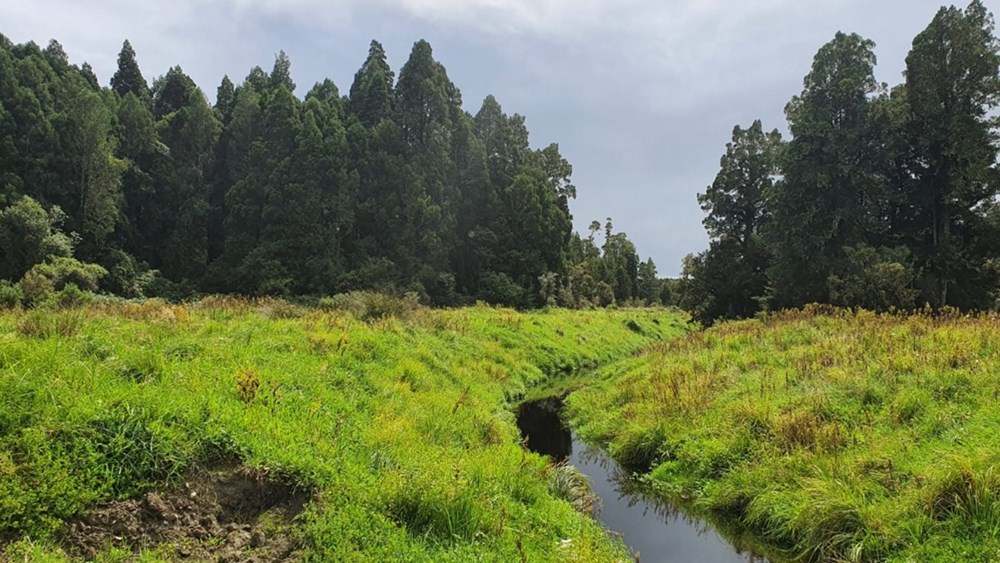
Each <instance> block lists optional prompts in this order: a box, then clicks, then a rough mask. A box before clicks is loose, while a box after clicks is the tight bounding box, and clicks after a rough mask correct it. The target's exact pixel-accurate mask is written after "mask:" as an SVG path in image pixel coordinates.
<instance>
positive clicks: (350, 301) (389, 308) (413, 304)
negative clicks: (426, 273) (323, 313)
mask: <svg viewBox="0 0 1000 563" xmlns="http://www.w3.org/2000/svg"><path fill="white" fill-rule="evenodd" d="M319 307H320V308H322V309H325V310H328V311H346V312H349V313H351V314H352V315H354V316H355V318H357V319H358V320H362V321H373V320H378V319H383V318H386V317H395V318H406V317H408V316H409V315H410V314H412V313H413V312H414V311H416V310H417V308H419V307H420V300H419V298H418V297H417V294H416V293H412V292H410V293H404V294H402V295H389V294H385V293H373V292H369V291H352V292H350V293H341V294H338V295H334V296H333V297H324V298H322V299H320V300H319Z"/></svg>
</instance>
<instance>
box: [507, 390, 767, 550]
mask: <svg viewBox="0 0 1000 563" xmlns="http://www.w3.org/2000/svg"><path fill="white" fill-rule="evenodd" d="M562 407H563V402H562V399H561V398H559V397H549V398H546V399H541V400H537V401H531V402H526V403H522V404H521V405H520V406H519V407H518V409H517V412H516V414H517V425H518V428H519V429H520V431H521V436H522V439H523V440H524V442H525V445H526V447H527V448H528V449H529V450H531V451H533V452H535V453H539V454H542V455H545V456H548V457H550V458H552V460H553V462H555V463H568V464H570V465H572V466H574V467H575V468H576V469H577V470H579V471H580V472H581V473H583V474H584V475H585V476H586V477H587V478H588V480H589V481H590V489H591V491H590V492H591V493H592V494H593V495H594V496H596V497H597V498H598V499H599V500H598V502H596V503H594V504H593V510H592V512H591V516H593V517H594V518H595V519H597V520H599V521H600V522H601V523H602V524H603V525H604V526H605V528H606V529H607V530H608V532H609V533H611V534H614V535H617V536H620V537H621V538H622V540H623V541H624V542H625V544H626V545H627V546H628V548H629V550H630V551H631V552H632V553H634V554H635V556H636V558H637V560H641V561H643V562H658V561H665V562H667V561H712V562H718V563H728V562H732V563H739V562H743V563H746V562H752V563H765V562H766V559H764V558H763V557H761V556H759V555H756V554H754V553H751V552H747V551H744V550H740V549H737V548H736V547H734V546H733V545H732V544H730V543H729V542H728V541H727V540H726V539H725V537H724V536H723V535H722V534H720V533H719V532H718V531H717V530H715V528H713V527H712V525H711V524H709V523H708V522H705V521H703V520H701V519H699V518H697V517H693V516H691V515H688V514H686V513H685V512H684V511H682V510H681V509H679V508H678V507H677V506H676V505H674V504H673V503H670V502H669V501H666V500H664V499H660V498H656V497H653V496H650V495H647V494H645V493H644V492H643V491H642V490H641V488H640V486H639V484H638V483H637V482H636V481H635V480H634V479H633V478H632V477H631V475H630V473H629V472H627V471H625V470H623V469H622V468H621V467H620V466H619V465H618V464H617V463H615V461H614V460H612V459H610V458H608V457H607V456H606V455H604V453H603V452H601V451H600V450H598V449H596V448H591V447H589V446H588V445H587V444H585V443H584V442H582V441H581V440H579V439H578V438H577V436H576V435H575V434H574V433H573V431H572V429H570V428H569V427H567V426H566V425H565V424H564V423H563V421H562V418H561V412H562Z"/></svg>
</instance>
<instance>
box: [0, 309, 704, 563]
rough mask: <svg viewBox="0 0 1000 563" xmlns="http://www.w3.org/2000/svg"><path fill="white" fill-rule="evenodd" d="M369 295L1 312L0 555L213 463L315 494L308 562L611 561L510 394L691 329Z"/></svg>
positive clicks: (41, 549) (306, 536)
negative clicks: (521, 421)
mask: <svg viewBox="0 0 1000 563" xmlns="http://www.w3.org/2000/svg"><path fill="white" fill-rule="evenodd" d="M365 299H367V297H365V296H353V297H351V298H350V299H348V300H347V301H345V302H344V303H325V304H324V306H323V308H307V307H301V306H296V305H292V304H288V303H285V302H283V301H278V300H239V299H232V298H209V299H206V300H203V301H200V302H197V303H192V304H189V305H184V306H179V305H170V304H166V303H163V302H157V301H145V302H134V303H130V302H119V303H116V302H98V303H95V304H93V305H91V306H86V307H82V308H76V309H72V310H66V311H55V310H50V311H46V310H38V311H30V312H21V311H13V312H6V313H0V560H2V559H4V558H5V557H6V558H8V559H17V560H24V559H25V558H27V559H29V560H46V559H47V558H48V559H51V560H58V559H59V558H61V557H63V556H64V555H65V554H63V553H62V551H61V548H60V547H59V545H58V542H57V540H58V537H59V534H58V530H59V529H60V526H62V525H63V522H65V520H66V519H67V518H71V517H72V516H74V515H77V514H80V513H81V512H82V511H85V510H86V509H87V508H88V507H92V506H94V505H95V504H96V503H99V502H101V501H106V500H110V499H115V498H124V497H132V496H135V495H138V494H140V493H142V492H143V491H146V490H148V489H150V488H151V487H160V486H166V485H168V484H169V483H170V482H172V481H174V480H175V479H177V478H178V476H179V475H182V474H183V472H184V470H185V469H186V468H187V467H189V466H191V465H192V464H197V463H199V462H201V461H205V460H207V459H210V458H212V457H216V456H220V455H225V456H227V457H232V456H237V457H239V458H241V459H242V460H243V461H244V463H246V464H247V465H249V466H251V467H255V468H258V469H259V470H261V471H264V472H271V473H273V474H280V475H283V476H289V478H291V479H294V480H295V481H296V482H297V483H298V484H300V485H303V486H305V487H307V488H308V490H312V491H316V495H315V499H314V500H313V501H312V502H311V503H310V505H309V507H308V509H307V510H306V512H305V513H304V515H303V516H302V517H301V520H300V521H299V522H298V528H299V531H300V536H301V538H302V544H303V549H304V551H303V554H302V555H303V557H305V558H307V559H312V560H323V561H331V560H355V561H390V560H391V561H470V560H513V561H520V560H529V561H549V560H571V561H595V560H608V561H613V560H617V559H620V558H622V557H623V556H624V554H625V552H624V549H623V547H622V546H621V545H620V544H618V543H616V542H615V541H614V540H613V539H611V538H609V537H608V536H607V535H606V534H605V533H604V532H603V530H601V528H600V527H599V526H598V525H597V524H596V523H595V522H593V521H592V520H590V519H589V518H587V517H586V516H584V515H583V514H581V513H580V512H579V511H577V510H576V509H574V507H573V505H572V504H571V502H573V501H581V500H582V499H583V497H581V496H579V495H576V492H578V491H579V487H577V486H576V485H574V484H573V482H572V480H570V481H566V480H565V479H559V478H555V477H554V476H553V470H552V468H551V467H550V464H549V463H548V461H547V460H545V459H544V458H542V457H540V456H537V455H535V454H531V453H529V452H527V451H525V450H524V449H523V448H522V446H521V445H520V442H519V436H518V432H517V428H516V426H515V424H514V416H513V414H512V412H511V409H510V407H511V405H512V404H513V403H514V402H516V401H517V400H519V399H520V398H521V397H523V396H525V394H526V393H527V391H528V390H529V389H532V388H534V387H535V386H539V385H544V384H546V383H547V382H549V381H551V380H552V378H554V377H556V376H562V375H566V374H571V375H572V374H576V375H579V374H581V373H583V371H584V370H586V369H588V368H591V367H594V366H598V365H601V364H603V363H607V362H610V361H612V360H615V359H620V358H623V357H627V356H634V354H635V352H636V351H637V350H638V349H640V348H641V347H643V346H646V345H648V344H650V343H652V342H655V341H656V340H658V339H661V338H667V337H672V336H676V335H679V334H682V333H684V332H685V331H686V330H687V328H686V327H687V324H686V320H685V319H684V318H683V316H681V315H679V314H677V313H672V312H667V311H662V310H660V311H655V310H622V311H614V312H609V311H589V312H571V311H560V310H553V311H548V312H544V313H519V312H516V311H512V310H508V309H493V308H489V307H475V308H467V309H456V310H449V311H436V310H428V309H423V308H420V307H415V306H411V305H412V304H411V303H409V302H408V301H406V299H405V298H403V299H402V300H392V299H384V300H375V301H371V302H366V301H365ZM359 303H361V304H362V305H363V306H362V305H359ZM365 303H367V304H365ZM636 327H638V330H637V328H636ZM578 504H579V503H578ZM578 508H579V506H578ZM566 539H572V542H569V543H566V542H563V544H562V545H564V546H565V545H570V546H571V547H569V548H567V547H563V548H560V547H559V546H560V545H561V544H560V542H562V541H563V540H566ZM115 550H117V551H115ZM172 553H173V552H172V551H170V549H168V548H163V549H158V550H153V551H150V552H148V553H145V554H143V555H142V557H143V558H144V559H143V560H147V561H154V560H161V559H162V560H169V559H170V557H171V554H172ZM127 554H128V552H127V550H126V551H122V548H120V547H119V548H114V550H113V551H112V552H109V554H108V556H107V559H108V560H118V559H125V558H126V557H127Z"/></svg>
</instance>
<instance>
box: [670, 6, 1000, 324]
mask: <svg viewBox="0 0 1000 563" xmlns="http://www.w3.org/2000/svg"><path fill="white" fill-rule="evenodd" d="M994 29H995V28H994V20H993V16H992V14H991V13H990V12H989V11H988V10H987V9H986V8H985V6H984V5H983V3H982V2H981V1H980V0H974V1H973V2H972V3H971V4H969V6H968V7H967V8H965V9H964V10H963V9H960V8H956V7H947V8H941V9H940V11H939V12H938V13H937V15H936V16H935V17H934V19H933V21H931V23H930V25H928V27H927V28H926V29H925V30H924V31H922V32H921V33H920V34H919V35H917V37H916V38H915V39H914V40H913V45H912V49H911V50H910V52H909V54H908V56H907V57H906V71H905V73H904V76H905V82H904V83H902V84H899V85H897V86H895V87H892V88H890V87H889V86H888V85H886V84H880V83H879V82H877V81H876V80H875V76H874V68H875V64H876V58H875V52H874V49H875V43H874V42H872V41H871V40H868V39H865V38H862V37H861V36H859V35H857V34H845V33H838V34H837V35H836V36H835V37H834V38H833V40H832V41H830V42H829V43H827V44H826V45H824V46H823V47H822V48H820V50H819V52H818V53H817V54H816V56H815V58H814V59H813V64H812V69H811V71H810V72H809V74H808V75H806V77H805V80H804V88H803V90H802V93H801V94H799V95H798V96H795V97H794V98H792V100H791V101H790V102H789V103H788V105H787V106H786V107H785V114H786V116H787V119H788V131H789V133H790V135H791V138H790V139H789V140H787V141H785V140H783V139H782V136H781V134H780V133H779V132H778V131H777V130H775V131H770V132H768V131H766V130H765V129H764V127H763V125H762V124H761V122H760V121H755V122H754V123H753V124H752V125H750V127H748V128H742V127H739V126H737V127H736V128H735V129H734V131H733V136H732V141H731V142H730V143H729V144H728V145H727V146H726V152H725V154H724V155H723V157H722V159H721V166H720V170H719V173H718V175H717V176H716V178H715V181H714V182H713V183H712V185H711V186H709V187H708V189H707V190H706V191H705V193H703V194H699V196H698V201H699V203H700V204H701V207H702V209H703V210H704V211H705V212H706V213H707V216H706V218H705V220H704V225H705V228H706V230H707V231H708V234H709V236H710V239H711V241H710V246H709V248H708V249H707V250H705V251H704V252H702V253H700V254H697V255H689V256H688V257H687V258H686V259H685V262H684V269H683V275H682V277H681V279H680V280H679V283H678V289H677V294H678V296H677V298H678V300H679V301H680V303H681V305H682V306H684V307H685V308H687V309H689V310H691V311H693V312H694V316H695V317H696V318H698V319H699V320H701V321H703V322H706V323H711V322H713V321H715V320H716V319H720V318H739V317H749V316H753V315H754V314H755V313H757V312H758V311H760V310H762V309H780V308H787V307H799V306H802V305H805V304H808V303H829V304H834V305H839V306H847V307H862V308H866V309H872V310H890V309H899V310H905V309H911V308H917V307H925V306H930V307H932V308H941V307H956V308H959V309H963V310H971V309H990V308H994V307H995V306H996V305H997V299H998V297H1000V294H998V290H1000V206H998V204H1000V168H998V163H997V156H998V132H1000V131H998V125H1000V119H998V116H997V112H996V108H997V105H998V103H1000V42H998V40H997V37H996V36H995V33H994Z"/></svg>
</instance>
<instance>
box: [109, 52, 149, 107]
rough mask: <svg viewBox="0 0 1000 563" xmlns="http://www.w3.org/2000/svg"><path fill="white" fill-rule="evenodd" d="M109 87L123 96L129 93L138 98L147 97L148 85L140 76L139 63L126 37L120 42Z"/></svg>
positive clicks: (146, 98) (144, 98)
mask: <svg viewBox="0 0 1000 563" xmlns="http://www.w3.org/2000/svg"><path fill="white" fill-rule="evenodd" d="M111 89H112V90H114V91H115V93H117V94H118V95H119V96H121V97H123V98H124V97H125V96H126V95H127V94H129V93H131V94H135V96H136V97H138V98H139V99H140V100H148V99H149V85H148V84H147V83H146V79H145V78H143V77H142V72H141V71H140V70H139V63H138V62H136V60H135V50H134V49H133V48H132V44H131V43H129V41H128V39H126V40H125V42H124V43H122V50H121V52H119V53H118V70H117V71H115V74H114V76H112V77H111Z"/></svg>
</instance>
